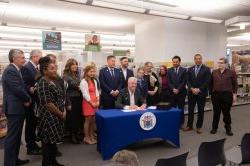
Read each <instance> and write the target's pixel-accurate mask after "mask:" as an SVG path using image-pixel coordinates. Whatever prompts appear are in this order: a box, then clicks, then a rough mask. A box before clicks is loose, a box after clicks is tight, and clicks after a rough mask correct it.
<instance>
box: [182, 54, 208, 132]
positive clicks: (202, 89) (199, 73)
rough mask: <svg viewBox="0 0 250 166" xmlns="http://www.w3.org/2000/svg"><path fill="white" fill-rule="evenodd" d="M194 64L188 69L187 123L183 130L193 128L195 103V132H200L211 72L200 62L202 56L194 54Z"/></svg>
mask: <svg viewBox="0 0 250 166" xmlns="http://www.w3.org/2000/svg"><path fill="white" fill-rule="evenodd" d="M194 62H195V65H194V66H192V67H190V68H189V69H188V74H187V78H188V79H187V85H188V124H187V127H186V128H185V129H184V131H191V130H193V121H194V108H195V105H196V104H197V107H198V119H197V123H196V132H197V133H198V134H201V133H202V124H203V117H204V107H205V103H206V97H207V95H208V87H209V83H210V80H211V72H210V69H209V68H208V67H206V66H205V65H204V64H202V56H201V55H200V54H196V55H195V56H194Z"/></svg>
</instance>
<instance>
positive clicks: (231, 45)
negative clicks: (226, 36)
mask: <svg viewBox="0 0 250 166" xmlns="http://www.w3.org/2000/svg"><path fill="white" fill-rule="evenodd" d="M238 46H241V45H239V44H230V43H228V44H227V47H238Z"/></svg>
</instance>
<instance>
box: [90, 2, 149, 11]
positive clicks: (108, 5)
mask: <svg viewBox="0 0 250 166" xmlns="http://www.w3.org/2000/svg"><path fill="white" fill-rule="evenodd" d="M93 5H94V6H99V7H106V8H113V9H119V10H126V11H132V12H137V13H144V12H145V9H143V8H139V7H134V6H129V5H121V4H117V3H110V2H106V1H97V0H95V1H94V2H93Z"/></svg>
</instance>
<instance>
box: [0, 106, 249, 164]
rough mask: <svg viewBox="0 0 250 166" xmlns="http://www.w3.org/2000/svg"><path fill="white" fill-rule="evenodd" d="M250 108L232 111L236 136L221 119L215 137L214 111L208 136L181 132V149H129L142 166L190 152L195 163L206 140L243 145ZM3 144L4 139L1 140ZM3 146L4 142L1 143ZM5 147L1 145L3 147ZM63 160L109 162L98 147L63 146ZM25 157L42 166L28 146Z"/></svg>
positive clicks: (159, 145)
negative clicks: (226, 133)
mask: <svg viewBox="0 0 250 166" xmlns="http://www.w3.org/2000/svg"><path fill="white" fill-rule="evenodd" d="M249 119H250V105H245V106H238V107H234V108H233V110H232V122H233V125H232V129H233V132H234V136H233V137H228V136H226V135H225V131H224V128H223V123H222V122H223V121H222V119H221V121H220V122H221V123H220V128H219V130H218V133H217V134H216V135H211V134H210V133H209V131H210V130H211V123H212V111H210V112H206V113H205V120H204V126H203V127H204V128H203V129H204V133H203V134H201V135H198V134H196V133H195V131H191V132H182V131H181V148H175V147H173V146H171V145H170V144H168V143H166V142H164V141H160V140H155V139H154V140H152V139H151V140H145V141H143V142H139V143H136V144H134V145H131V146H129V149H131V150H133V151H135V152H136V153H137V155H138V158H139V162H140V166H153V165H154V164H155V162H156V160H157V159H158V158H167V157H171V156H175V155H178V154H181V153H184V152H187V151H188V152H189V155H188V159H189V160H192V159H193V158H196V157H197V153H198V148H199V146H200V143H201V142H203V141H213V140H216V139H220V138H227V140H226V143H225V151H227V150H228V149H230V148H231V147H233V146H235V145H238V144H240V142H241V138H242V136H243V134H244V133H246V132H250V121H249ZM0 141H1V140H0ZM0 144H1V143H0ZM0 147H1V145H0ZM59 149H60V151H61V152H62V153H63V157H60V158H58V160H59V161H60V162H61V163H64V164H66V165H67V166H101V165H103V163H107V161H103V160H102V159H101V156H100V154H99V153H98V152H97V151H96V145H84V144H81V145H72V144H70V143H67V142H66V143H64V144H62V145H59ZM20 154H21V158H23V159H24V158H29V159H30V164H28V165H27V166H40V165H41V156H27V155H26V149H25V147H24V146H22V147H21V152H20ZM0 161H1V163H0V165H1V164H2V161H3V150H0ZM189 165H190V166H195V165H196V164H189Z"/></svg>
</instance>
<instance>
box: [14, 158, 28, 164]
mask: <svg viewBox="0 0 250 166" xmlns="http://www.w3.org/2000/svg"><path fill="white" fill-rule="evenodd" d="M29 162H30V161H29V160H21V159H17V161H16V165H25V164H28V163H29Z"/></svg>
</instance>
